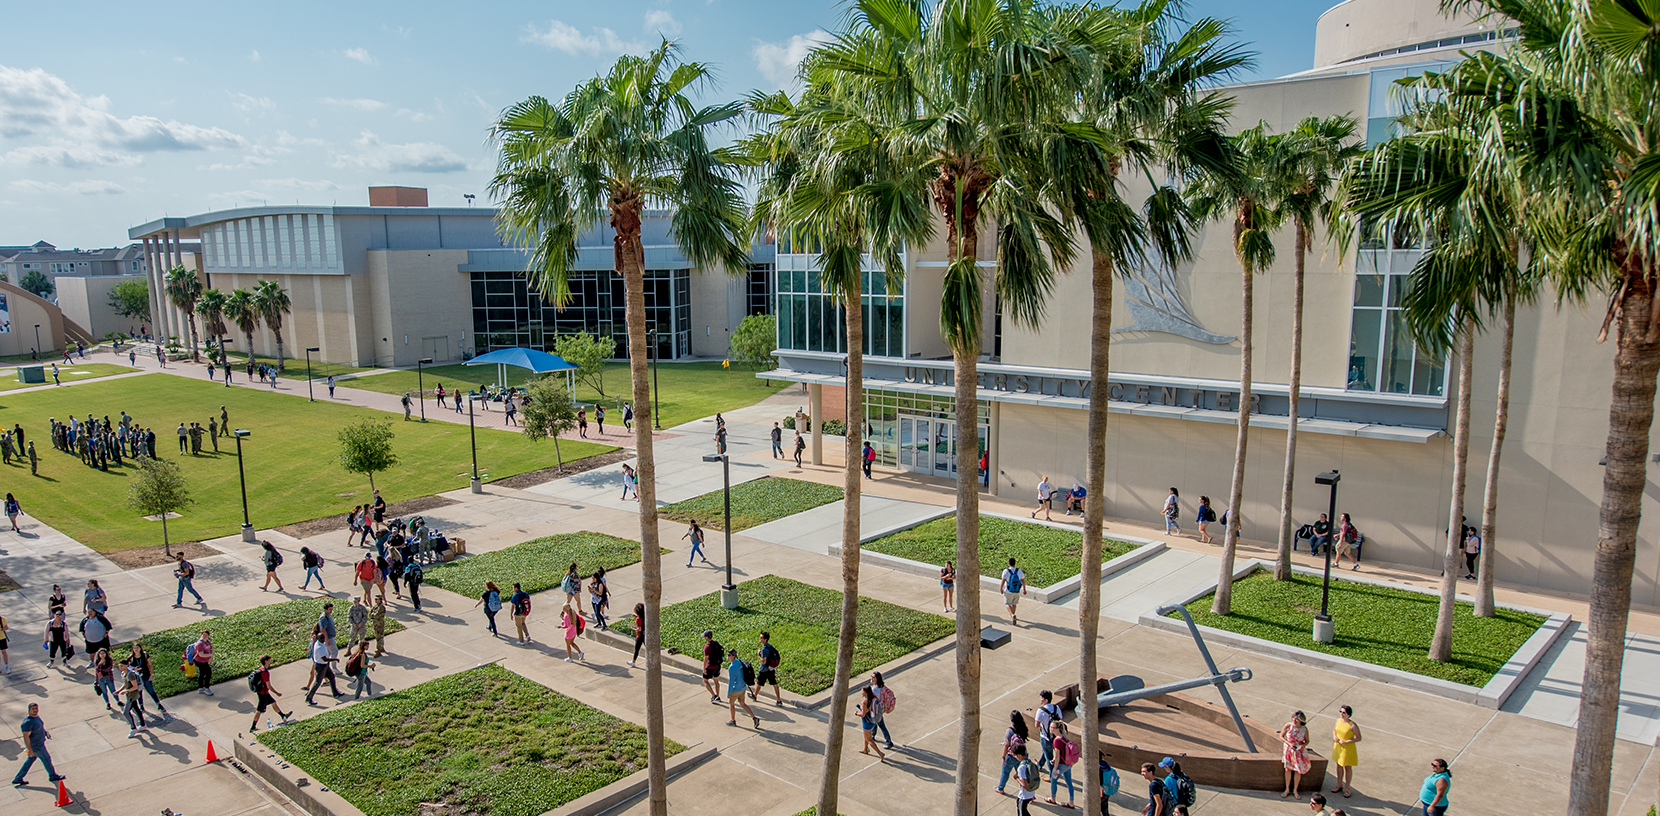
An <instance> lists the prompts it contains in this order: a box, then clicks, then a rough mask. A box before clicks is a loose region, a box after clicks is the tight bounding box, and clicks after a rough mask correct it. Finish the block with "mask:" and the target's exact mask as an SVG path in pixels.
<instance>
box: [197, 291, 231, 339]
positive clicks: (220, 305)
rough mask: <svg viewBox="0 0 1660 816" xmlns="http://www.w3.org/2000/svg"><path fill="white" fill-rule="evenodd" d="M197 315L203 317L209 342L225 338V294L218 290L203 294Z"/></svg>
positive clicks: (198, 304)
mask: <svg viewBox="0 0 1660 816" xmlns="http://www.w3.org/2000/svg"><path fill="white" fill-rule="evenodd" d="M196 314H198V315H201V316H202V331H204V332H206V333H207V336H208V340H209V341H213V340H217V339H218V338H220V337H224V336H225V332H226V331H227V329H226V328H225V293H224V292H221V291H219V290H218V289H209V290H207V291H206V292H203V293H202V296H201V298H199V299H197V301H196Z"/></svg>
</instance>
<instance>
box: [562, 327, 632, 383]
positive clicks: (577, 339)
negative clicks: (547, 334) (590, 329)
mask: <svg viewBox="0 0 1660 816" xmlns="http://www.w3.org/2000/svg"><path fill="white" fill-rule="evenodd" d="M553 353H554V354H557V355H559V356H560V357H563V358H565V362H567V363H570V364H571V365H574V366H576V367H577V371H576V378H577V380H579V381H581V382H585V383H587V384H588V386H589V387H591V388H593V389H594V390H595V391H597V392H599V395H600V396H602V397H603V396H605V361H606V360H609V359H611V358H612V357H615V356H617V341H615V340H613V339H611V338H609V337H595V336H594V335H591V334H589V333H587V332H577V333H576V334H561V335H559V336H558V337H556V338H554V341H553Z"/></svg>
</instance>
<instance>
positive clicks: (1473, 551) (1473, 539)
mask: <svg viewBox="0 0 1660 816" xmlns="http://www.w3.org/2000/svg"><path fill="white" fill-rule="evenodd" d="M6 496H7V498H8V499H9V498H10V497H11V494H10V493H7V494H6ZM10 508H11V504H10V502H9V501H8V502H7V513H8V514H9V513H10V512H11V510H10ZM12 527H13V529H15V528H16V527H17V524H16V523H15V522H14V523H13V524H12ZM1480 558H1481V533H1479V532H1477V531H1476V529H1475V528H1474V527H1472V528H1470V532H1469V534H1468V535H1466V536H1464V572H1465V573H1467V574H1466V575H1465V576H1464V577H1465V578H1468V579H1470V580H1472V581H1473V580H1475V577H1476V562H1477V561H1478V560H1480Z"/></svg>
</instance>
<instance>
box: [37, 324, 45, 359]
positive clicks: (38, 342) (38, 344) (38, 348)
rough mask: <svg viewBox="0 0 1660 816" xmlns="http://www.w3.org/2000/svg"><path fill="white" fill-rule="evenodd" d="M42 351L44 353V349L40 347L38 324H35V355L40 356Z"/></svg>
mask: <svg viewBox="0 0 1660 816" xmlns="http://www.w3.org/2000/svg"><path fill="white" fill-rule="evenodd" d="M44 351H45V349H43V348H41V347H40V324H39V323H36V324H35V353H36V354H40V353H42V352H44Z"/></svg>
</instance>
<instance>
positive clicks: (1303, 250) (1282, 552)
mask: <svg viewBox="0 0 1660 816" xmlns="http://www.w3.org/2000/svg"><path fill="white" fill-rule="evenodd" d="M1308 239H1309V234H1308V227H1307V226H1306V225H1304V224H1303V222H1302V221H1298V222H1297V240H1296V249H1295V252H1296V259H1295V260H1296V266H1295V268H1296V272H1295V276H1294V277H1295V280H1296V283H1295V284H1294V285H1293V286H1292V296H1291V408H1290V411H1291V419H1290V421H1289V422H1288V423H1287V424H1286V427H1285V482H1284V483H1283V484H1281V486H1280V537H1279V551H1278V552H1277V553H1276V554H1275V557H1274V580H1276V581H1289V580H1291V494H1292V488H1293V486H1295V485H1296V481H1297V406H1298V403H1300V402H1301V401H1302V400H1301V397H1302V394H1301V393H1300V391H1301V390H1302V383H1303V280H1304V272H1305V268H1306V266H1307V261H1308V244H1309V240H1308ZM1332 523H1333V524H1336V523H1337V519H1332Z"/></svg>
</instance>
